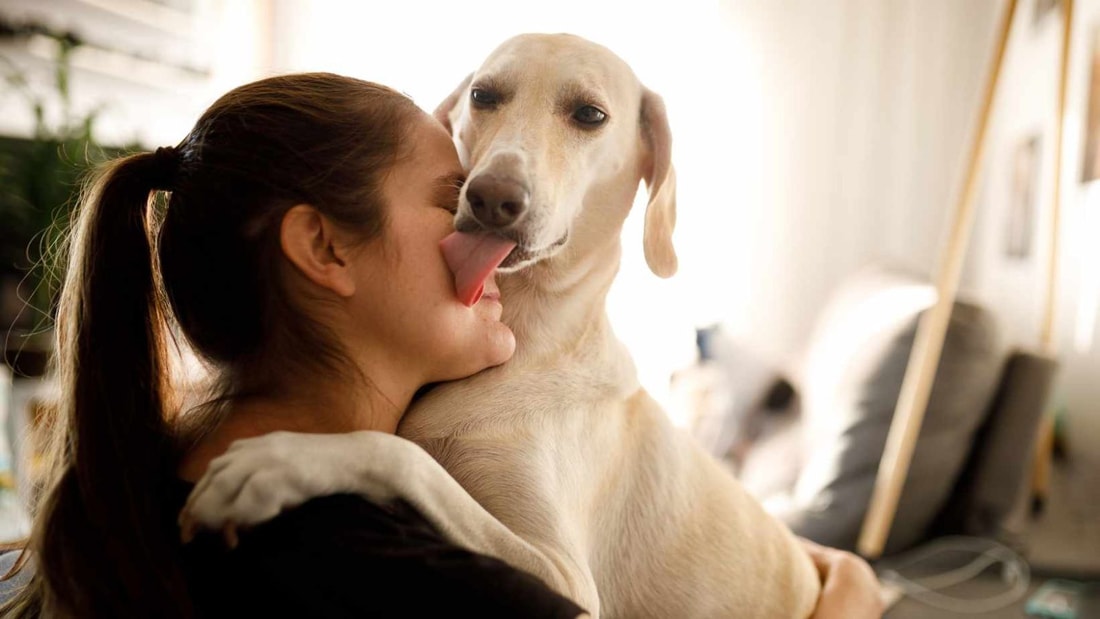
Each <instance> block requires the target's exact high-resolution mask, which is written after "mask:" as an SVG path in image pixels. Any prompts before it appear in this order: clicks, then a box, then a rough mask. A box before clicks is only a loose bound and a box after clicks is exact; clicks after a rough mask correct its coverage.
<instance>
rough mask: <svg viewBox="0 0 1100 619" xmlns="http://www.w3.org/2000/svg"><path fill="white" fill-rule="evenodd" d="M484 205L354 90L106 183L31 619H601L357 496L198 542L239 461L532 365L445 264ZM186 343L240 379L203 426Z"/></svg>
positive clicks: (75, 251)
mask: <svg viewBox="0 0 1100 619" xmlns="http://www.w3.org/2000/svg"><path fill="white" fill-rule="evenodd" d="M461 180H462V169H461V166H460V164H459V161H458V158H457V156H456V154H455V151H454V148H453V146H452V145H451V142H450V138H449V136H448V135H447V134H446V133H445V132H444V130H443V129H442V128H441V127H440V126H438V125H437V124H436V123H435V122H434V121H433V120H432V119H431V118H430V117H429V116H428V115H426V114H424V113H423V112H421V111H420V110H419V109H418V108H416V106H415V105H413V103H412V102H411V101H410V100H409V99H407V98H406V97H404V96H402V95H400V94H399V93H396V92H394V91H392V90H389V89H387V88H384V87H381V86H377V85H373V84H369V83H365V82H361V81H357V80H352V79H349V78H342V77H338V76H334V75H328V74H306V75H293V76H284V77H277V78H271V79H267V80H263V81H260V82H256V83H253V84H249V85H246V86H243V87H240V88H238V89H236V90H234V91H232V92H230V93H228V94H227V95H225V96H224V97H222V98H221V99H219V100H218V101H217V102H216V103H215V104H214V105H213V106H212V107H211V108H210V109H209V110H208V111H207V112H206V113H205V114H204V115H203V116H202V118H200V119H199V121H198V123H197V124H196V125H195V128H194V129H193V130H192V132H191V133H190V134H189V135H188V136H187V138H185V139H184V140H183V141H182V142H181V143H180V144H179V145H178V146H177V147H175V148H171V149H158V151H157V152H156V153H146V154H139V155H134V156H131V157H128V158H126V159H122V160H120V161H117V162H114V163H112V164H109V165H108V166H107V167H106V168H105V169H104V170H102V171H101V172H100V174H99V175H98V176H97V177H96V179H95V182H94V183H93V184H92V185H91V189H90V190H89V191H88V193H87V195H86V196H85V199H84V201H83V204H82V206H81V208H80V214H79V219H78V221H77V223H76V228H75V232H74V236H73V239H72V245H71V248H70V252H71V263H70V267H69V271H68V275H67V280H66V284H65V288H64V292H63V297H62V304H61V310H60V314H59V318H58V333H59V349H58V360H59V366H60V368H59V369H60V376H61V379H62V392H63V397H64V400H63V402H62V405H61V411H60V412H61V419H60V420H59V422H58V423H56V424H54V426H53V428H54V434H53V441H52V449H53V455H54V458H53V462H54V465H53V467H52V469H51V473H50V475H49V477H48V478H47V480H46V482H45V487H44V492H45V495H44V499H43V501H42V502H41V505H40V506H39V509H38V517H37V519H36V523H35V529H34V532H33V537H32V543H31V548H32V549H33V550H34V551H35V553H34V556H35V560H36V564H37V570H36V572H35V574H34V576H33V579H32V582H31V584H30V586H29V587H28V588H27V589H26V590H25V591H24V592H23V594H22V595H21V596H20V598H19V599H17V600H16V603H15V604H14V606H13V607H12V608H11V609H10V610H13V611H15V612H14V613H13V614H14V615H16V616H34V615H36V614H39V613H40V614H43V615H46V616H50V617H54V616H80V617H124V616H135V617H153V616H155V617H169V616H192V615H202V616H208V615H209V616H240V615H247V616H253V615H259V616H263V615H275V616H317V617H338V616H349V617H351V616H435V615H442V614H447V615H453V614H465V613H467V612H470V613H477V614H478V615H480V616H518V617H528V616H545V617H575V616H578V615H579V614H581V613H582V612H583V611H582V609H580V608H578V607H576V605H574V604H573V603H572V602H570V601H569V600H566V599H564V598H562V597H561V596H558V595H557V594H555V593H553V592H552V591H550V590H549V589H547V588H546V586H545V585H544V584H542V583H541V582H539V581H537V580H536V579H535V578H533V577H531V576H529V575H527V574H524V573H522V572H519V571H516V570H514V569H512V568H510V567H509V566H507V565H505V564H503V563H501V562H500V561H497V560H495V559H492V558H489V557H484V556H479V555H476V554H473V553H471V552H468V551H466V550H464V549H461V548H458V547H455V546H453V545H451V544H449V543H448V542H446V541H445V540H443V539H442V538H440V536H439V535H438V534H437V533H436V532H435V531H433V530H432V529H431V527H430V526H428V525H427V524H426V523H425V521H424V520H423V518H422V517H420V516H419V515H418V514H416V513H413V512H411V511H410V510H407V509H403V508H401V507H400V506H397V507H382V506H376V505H373V504H371V503H369V502H367V501H365V500H362V499H359V498H356V497H350V496H333V497H327V498H321V499H316V500H313V501H310V502H309V503H307V504H305V505H303V506H301V507H299V508H297V509H295V510H293V511H291V512H288V513H286V514H283V515H281V516H279V517H277V518H275V519H274V520H272V521H271V522H269V523H266V524H264V525H260V526H258V527H255V528H254V529H252V530H251V531H249V532H247V533H245V534H243V535H242V536H241V539H240V545H239V547H238V548H237V549H236V550H233V551H228V550H226V549H224V548H223V547H222V545H221V543H220V540H219V539H218V538H217V537H216V536H211V535H207V536H200V537H199V538H198V539H196V540H195V541H194V542H193V543H192V544H190V545H188V546H187V547H186V548H185V549H184V548H181V547H180V545H179V543H178V541H177V540H178V538H179V534H180V532H179V529H178V527H177V526H176V515H177V513H178V512H179V509H180V507H181V505H182V503H183V501H184V498H185V497H186V495H187V494H188V492H189V491H190V488H191V485H190V484H191V483H193V482H194V481H195V480H197V479H198V478H199V477H201V476H202V474H203V472H204V471H205V470H206V468H207V465H208V464H209V462H210V461H211V460H212V459H213V458H215V457H217V456H218V455H220V454H221V453H223V452H224V451H225V450H226V449H227V448H228V446H229V444H230V443H232V442H233V441H234V440H237V439H241V438H246V437H251V436H257V435H261V434H265V433H268V432H272V431H277V430H290V431H299V432H323V433H335V432H348V431H354V430H379V431H385V432H391V433H392V432H393V431H394V429H395V428H396V426H397V422H398V420H399V419H400V417H401V415H402V414H403V412H404V410H405V409H406V407H407V406H408V404H409V402H410V401H411V399H412V397H413V396H414V394H415V392H416V391H417V390H418V389H419V388H421V387H422V386H424V385H426V384H429V383H432V382H437V381H443V380H450V379H455V378H460V377H464V376H467V375H470V374H473V373H475V372H477V371H480V370H482V369H484V368H486V367H489V366H492V365H496V364H499V363H502V362H504V361H505V360H507V359H508V358H509V357H510V356H511V354H512V352H513V349H514V346H515V341H514V338H513V337H512V335H511V333H510V331H509V330H508V329H507V327H505V326H504V325H503V324H502V323H501V322H500V320H499V318H500V313H501V307H500V305H499V303H498V302H497V301H496V300H495V298H494V296H493V295H487V296H486V297H484V298H483V299H482V300H481V301H480V302H478V303H475V304H474V305H473V306H472V307H467V306H466V305H464V304H463V303H461V302H459V301H458V299H457V298H456V295H455V291H454V287H453V285H452V280H451V275H450V273H449V271H448V269H447V266H446V264H445V262H444V259H443V256H442V255H441V253H440V251H439V248H438V244H439V241H440V240H441V239H442V238H443V237H444V236H446V235H447V234H448V233H449V232H451V229H452V211H453V209H454V206H455V204H456V202H457V192H458V188H459V186H460V184H461ZM156 190H161V191H165V192H169V194H170V198H169V199H168V201H167V205H166V207H164V208H162V209H158V208H155V204H151V201H150V196H151V195H152V194H153V192H154V191H156ZM488 286H489V287H490V289H491V287H492V283H491V282H489V283H488ZM169 325H176V326H178V330H179V332H181V333H182V334H183V336H184V337H185V338H186V340H187V343H188V344H189V345H190V347H191V348H193V349H194V350H195V351H196V352H197V353H198V354H199V355H200V356H201V357H202V358H203V359H204V360H205V361H206V362H207V364H208V365H209V367H210V369H211V370H212V372H213V374H214V376H215V377H216V378H217V384H218V390H217V393H216V396H217V397H216V398H215V399H214V400H213V402H214V404H212V405H210V406H207V407H205V409H204V410H202V411H201V412H199V413H194V414H190V415H188V416H187V418H186V419H185V420H184V419H180V418H177V416H176V415H175V414H174V411H173V407H172V406H171V405H170V402H171V398H170V395H171V393H170V389H169V385H168V382H169V381H168V377H167V369H168V368H167V366H168V361H167V355H166V339H167V335H166V334H168V333H170V332H171V331H170V328H169ZM316 411H325V414H323V415H318V414H317V413H316ZM183 421H186V422H188V423H182V422H183ZM845 590H850V588H849V589H845Z"/></svg>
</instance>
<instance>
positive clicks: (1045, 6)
mask: <svg viewBox="0 0 1100 619" xmlns="http://www.w3.org/2000/svg"><path fill="white" fill-rule="evenodd" d="M1061 5H1062V0H1035V13H1034V15H1033V16H1032V20H1031V23H1032V25H1033V26H1038V25H1039V24H1041V23H1043V20H1045V19H1046V18H1047V16H1049V15H1050V14H1051V13H1054V12H1055V10H1056V9H1058V8H1060V7H1061Z"/></svg>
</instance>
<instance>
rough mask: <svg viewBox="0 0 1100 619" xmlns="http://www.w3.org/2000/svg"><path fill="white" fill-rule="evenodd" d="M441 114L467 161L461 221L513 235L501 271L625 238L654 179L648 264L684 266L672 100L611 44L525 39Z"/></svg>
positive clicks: (670, 268) (505, 49)
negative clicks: (634, 207) (678, 241)
mask: <svg viewBox="0 0 1100 619" xmlns="http://www.w3.org/2000/svg"><path fill="white" fill-rule="evenodd" d="M435 115H436V118H438V119H439V120H440V122H442V123H443V124H444V125H445V126H446V127H447V128H448V130H450V131H451V134H452V135H453V136H454V140H455V145H456V146H457V147H458V151H459V157H460V158H461V160H462V164H463V166H464V167H465V168H466V169H467V171H468V176H467V182H466V185H465V187H464V188H463V190H462V195H461V197H460V200H459V208H458V214H457V216H456V219H455V227H456V228H457V229H458V230H460V231H462V232H476V231H482V230H484V231H488V232H492V233H494V234H497V235H499V236H502V237H505V238H508V239H510V240H512V241H515V242H516V249H515V250H513V251H512V253H511V254H510V255H509V256H508V257H507V258H506V259H505V261H504V263H503V264H502V265H501V267H500V269H501V270H502V271H505V272H508V271H514V270H518V269H521V268H524V267H526V266H528V265H531V264H534V263H536V262H539V261H541V260H546V259H548V258H551V257H553V256H555V255H557V254H558V253H559V252H561V251H562V250H563V249H564V248H565V247H567V246H568V245H570V244H576V243H584V242H587V239H591V238H594V237H596V238H599V237H603V238H606V236H607V235H616V236H617V235H618V233H619V230H620V229H621V226H622V223H623V220H624V219H625V217H626V215H627V212H628V211H629V208H630V205H631V203H632V202H633V197H634V193H635V192H636V191H637V187H638V183H639V181H640V180H642V179H644V180H645V182H646V184H647V186H648V188H649V205H648V207H647V209H646V217H645V240H644V246H645V255H646V262H647V263H648V264H649V267H650V269H651V270H652V271H653V272H654V273H656V274H657V275H659V276H661V277H668V276H670V275H672V274H673V273H675V272H676V266H677V261H676V253H675V251H674V249H673V246H672V229H673V227H674V225H675V220H676V180H675V173H674V171H673V168H672V163H671V147H672V140H671V134H670V132H669V128H668V120H667V118H666V115H665V108H664V103H663V102H662V101H661V98H660V97H659V96H657V95H656V94H655V93H653V92H652V91H650V90H648V89H646V88H645V87H644V86H642V84H641V83H640V82H639V81H638V79H637V77H635V75H634V72H633V71H631V69H630V67H628V66H627V65H626V63H625V62H623V61H622V60H621V59H620V58H619V57H618V56H616V55H615V54H613V53H611V52H610V51H609V50H607V49H606V48H604V47H602V46H600V45H596V44H594V43H591V42H589V41H586V40H584V39H581V38H579V37H575V36H571V35H521V36H518V37H515V38H513V39H510V40H508V41H506V42H505V43H504V44H502V45H501V46H500V47H498V48H497V49H496V50H495V51H494V52H493V53H492V54H491V55H490V56H489V58H488V59H486V61H485V63H484V64H483V65H482V66H481V68H480V69H478V70H477V72H476V73H474V74H472V75H471V76H470V77H468V78H467V79H466V80H465V81H463V83H462V84H460V85H459V87H458V88H457V89H456V90H455V91H454V92H453V93H452V94H451V95H450V96H449V97H447V99H446V100H444V102H443V103H442V104H441V105H440V106H439V108H437V109H436V112H435ZM581 249H582V251H583V248H581Z"/></svg>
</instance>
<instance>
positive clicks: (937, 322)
mask: <svg viewBox="0 0 1100 619" xmlns="http://www.w3.org/2000/svg"><path fill="white" fill-rule="evenodd" d="M1015 14H1016V0H1008V7H1007V9H1006V10H1005V12H1004V18H1003V19H1002V22H1001V28H1000V32H999V34H998V39H997V44H996V47H995V48H994V56H993V66H992V72H991V74H990V77H989V81H988V83H987V84H986V88H985V93H984V96H983V99H982V107H981V110H980V115H979V116H978V131H977V134H976V135H975V137H974V143H973V144H972V147H971V151H970V159H969V165H968V167H967V173H966V183H965V185H964V186H963V191H962V193H961V194H960V197H959V203H958V204H957V206H956V208H955V218H954V222H953V225H952V227H951V235H950V237H949V238H948V243H947V248H946V252H945V254H944V256H943V259H942V263H941V264H940V273H939V277H938V278H937V280H936V292H937V295H938V296H937V299H936V304H935V305H933V306H932V309H931V310H929V311H928V312H926V313H925V314H924V316H923V318H921V321H920V324H919V325H918V326H917V335H916V339H915V340H914V342H913V351H912V353H911V354H910V356H909V365H908V367H907V368H906V371H905V379H904V381H903V382H902V386H901V394H900V396H899V397H898V404H897V408H896V409H895V411H894V420H893V422H892V423H891V425H890V433H889V435H888V436H887V439H886V448H885V450H884V451H883V454H882V460H881V462H880V463H879V469H878V476H877V477H876V479H875V488H874V492H873V494H872V495H871V503H870V505H868V508H867V516H866V517H865V518H864V521H863V530H862V531H861V532H860V536H859V541H858V542H857V544H856V546H857V549H858V550H859V552H860V553H861V554H863V555H864V556H865V557H868V558H872V559H873V558H877V557H879V556H880V555H881V554H882V551H883V549H884V548H885V546H886V538H887V536H888V535H889V533H890V527H891V526H893V523H894V515H895V514H896V512H897V507H898V499H899V498H900V496H901V489H902V486H903V485H904V484H905V478H906V476H907V475H908V474H909V464H910V462H911V461H912V458H913V450H914V448H915V447H916V444H917V437H918V436H919V435H920V427H921V422H922V421H923V420H924V412H925V409H926V408H927V407H928V397H929V395H930V394H931V392H932V382H933V379H934V378H935V376H936V370H937V368H938V367H939V362H940V353H941V352H942V351H943V340H944V336H945V335H946V334H947V324H948V320H949V319H950V318H951V310H952V308H953V307H954V305H955V293H956V292H957V291H958V285H959V278H960V276H961V275H962V265H963V260H964V259H965V258H966V248H967V245H968V244H969V241H970V236H971V234H970V233H971V230H972V228H973V223H974V211H975V208H976V205H977V201H978V179H979V176H980V174H979V173H980V171H981V163H982V159H983V155H984V154H985V146H986V139H985V136H986V131H987V129H988V127H989V119H990V117H991V116H992V110H993V101H994V98H995V95H996V92H997V83H998V81H999V80H1000V76H1001V66H1002V64H1003V61H1004V55H1005V48H1006V46H1007V43H1008V35H1009V32H1011V29H1012V21H1013V17H1014V16H1015Z"/></svg>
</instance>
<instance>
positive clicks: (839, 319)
mask: <svg viewBox="0 0 1100 619" xmlns="http://www.w3.org/2000/svg"><path fill="white" fill-rule="evenodd" d="M934 295H935V292H934V289H932V288H931V286H929V285H928V284H925V283H921V282H919V281H917V280H914V279H912V278H908V277H904V276H899V275H896V274H892V273H890V272H887V271H883V270H877V269H876V270H869V271H864V272H861V273H859V274H857V275H856V276H855V277H854V278H852V279H851V280H849V281H848V282H847V283H846V284H845V285H844V286H842V287H841V289H840V290H839V291H838V292H837V294H836V295H835V296H834V298H833V300H832V301H831V302H830V304H829V306H828V307H827V308H826V311H825V312H824V316H823V318H822V321H821V322H820V323H819V324H818V328H817V332H816V335H815V337H814V338H813V341H812V342H811V345H810V349H809V351H808V354H807V364H806V366H805V368H804V371H803V374H802V384H803V389H802V395H803V400H802V411H803V422H804V424H805V425H804V437H805V441H806V442H805V445H804V447H805V449H806V450H807V453H808V458H807V461H806V465H805V466H804V467H803V469H802V471H801V473H800V475H799V479H798V481H797V483H796V485H795V488H794V491H793V493H792V495H791V497H790V501H789V502H788V504H787V506H786V507H785V508H784V510H783V511H782V512H781V513H779V514H778V515H780V517H782V518H783V519H784V520H785V521H786V522H787V523H788V524H789V525H790V526H791V528H792V529H793V530H794V531H795V533H797V534H799V535H802V536H805V537H807V538H810V539H812V540H815V541H817V542H819V543H822V544H826V545H829V546H834V547H838V548H846V549H854V547H855V544H856V540H857V538H858V536H859V531H860V529H861V527H862V524H863V518H864V515H865V513H866V511H867V505H868V503H869V501H870V497H871V493H872V489H873V486H874V482H875V475H876V472H877V470H878V465H879V461H880V459H881V458H882V452H883V450H884V447H885V443H886V436H887V434H888V431H889V428H890V423H891V421H892V419H893V414H894V409H895V407H896V404H897V399H898V394H899V392H900V391H901V383H902V380H903V378H904V375H905V370H906V367H907V365H908V362H909V353H910V350H911V348H912V345H913V340H914V336H915V332H916V325H917V319H918V316H919V314H920V313H921V312H923V311H925V310H926V308H928V307H929V306H931V304H932V302H933V300H934V298H935V296H934ZM1002 363H1003V352H1002V350H1001V348H1000V345H999V343H998V340H997V334H996V329H995V325H994V322H993V319H992V316H991V315H990V314H989V313H988V312H986V311H985V310H983V309H981V308H980V307H977V306H975V305H971V304H967V303H961V302H960V303H956V305H955V307H954V311H953V313H952V317H951V320H950V323H949V326H948V331H947V338H946V340H945V344H944V350H943V355H942V357H941V361H940V365H939V370H938V372H937V374H936V379H935V383H934V387H933V390H932V394H931V397H930V400H929V406H928V410H927V413H926V414H925V418H924V423H923V426H922V428H921V432H920V437H919V439H918V441H917V445H916V448H915V452H914V455H913V462H912V464H911V467H910V470H909V475H908V478H907V481H906V483H905V485H904V487H903V490H902V493H901V498H900V501H899V505H898V510H897V516H896V517H895V520H894V524H893V527H892V528H891V532H890V536H889V539H888V540H887V544H886V553H893V552H897V551H900V550H903V549H905V548H908V547H910V546H912V545H914V544H916V543H917V542H919V541H921V540H922V539H923V538H924V537H925V535H926V533H927V531H928V529H929V527H930V525H931V524H932V522H933V520H934V518H935V517H936V515H937V514H938V513H939V511H940V509H941V508H942V507H943V506H944V504H945V502H946V500H947V498H948V496H949V494H950V492H951V489H952V487H953V485H954V483H955V480H956V478H957V477H958V476H959V474H960V472H961V471H962V467H963V466H964V464H965V462H966V459H967V457H968V455H969V452H970V445H971V441H972V439H973V437H974V434H975V431H976V430H977V428H978V426H979V424H980V423H981V421H982V420H983V418H984V417H985V413H986V411H987V408H988V403H989V401H990V399H991V395H992V393H993V390H994V387H995V384H996V382H997V379H998V377H999V375H1000V370H1001V366H1002Z"/></svg>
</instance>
